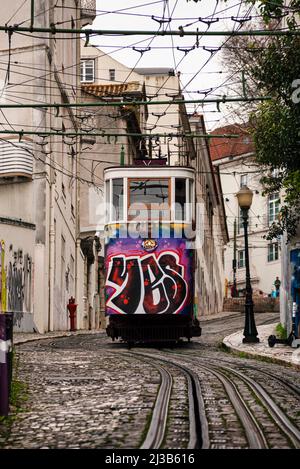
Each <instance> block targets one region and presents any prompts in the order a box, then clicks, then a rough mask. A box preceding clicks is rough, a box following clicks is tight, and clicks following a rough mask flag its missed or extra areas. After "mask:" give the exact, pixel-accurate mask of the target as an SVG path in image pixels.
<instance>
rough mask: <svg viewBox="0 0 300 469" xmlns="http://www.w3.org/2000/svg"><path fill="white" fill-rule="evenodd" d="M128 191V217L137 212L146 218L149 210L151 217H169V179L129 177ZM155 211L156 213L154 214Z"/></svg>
mask: <svg viewBox="0 0 300 469" xmlns="http://www.w3.org/2000/svg"><path fill="white" fill-rule="evenodd" d="M129 191H130V197H129V211H128V214H129V216H130V217H132V216H136V215H137V214H139V216H141V218H146V217H147V216H148V217H149V215H150V214H149V213H148V211H149V210H151V216H152V218H156V217H157V216H158V218H160V217H162V218H164V219H168V218H169V216H170V214H169V210H170V209H169V179H130V182H129ZM141 207H143V208H144V209H141ZM145 207H146V208H147V210H145ZM136 209H139V210H138V211H136ZM156 211H158V213H157V214H156V215H155V212H156ZM159 213H160V215H159Z"/></svg>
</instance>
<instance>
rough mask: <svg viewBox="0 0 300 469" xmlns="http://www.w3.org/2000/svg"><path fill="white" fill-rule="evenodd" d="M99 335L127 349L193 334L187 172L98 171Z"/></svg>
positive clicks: (191, 201)
mask: <svg viewBox="0 0 300 469" xmlns="http://www.w3.org/2000/svg"><path fill="white" fill-rule="evenodd" d="M104 178H105V200H106V207H107V209H106V223H105V270H106V285H105V297H106V311H105V312H106V316H108V317H109V321H108V327H107V334H108V336H110V337H111V338H112V339H113V340H114V339H117V338H121V339H123V340H124V341H126V342H128V343H129V344H133V343H135V342H137V341H139V342H140V341H141V342H147V341H148V342H149V341H174V342H175V341H177V340H178V339H180V338H184V337H185V338H188V339H190V338H191V337H193V336H200V335H201V328H200V326H199V322H198V319H197V317H196V314H197V312H196V311H195V308H194V250H193V249H192V246H191V243H192V241H191V238H192V237H193V231H192V226H193V219H194V210H195V194H194V192H195V188H194V184H195V175H194V170H193V169H191V168H186V167H179V166H178V167H170V166H162V167H154V166H150V167H147V166H142V167H132V166H130V167H129V166H128V167H125V166H122V167H120V166H118V167H112V168H107V169H106V170H105V171H104Z"/></svg>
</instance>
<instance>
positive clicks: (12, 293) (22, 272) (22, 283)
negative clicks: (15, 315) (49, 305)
mask: <svg viewBox="0 0 300 469" xmlns="http://www.w3.org/2000/svg"><path fill="white" fill-rule="evenodd" d="M0 245H1V253H0V254H1V255H0V262H1V267H0V269H1V280H0V281H1V284H0V292H1V311H23V312H30V311H31V306H32V297H31V296H32V257H31V256H30V255H29V254H24V253H23V250H22V249H14V247H13V245H12V244H11V245H10V246H9V250H8V253H7V249H5V243H4V241H1V243H0Z"/></svg>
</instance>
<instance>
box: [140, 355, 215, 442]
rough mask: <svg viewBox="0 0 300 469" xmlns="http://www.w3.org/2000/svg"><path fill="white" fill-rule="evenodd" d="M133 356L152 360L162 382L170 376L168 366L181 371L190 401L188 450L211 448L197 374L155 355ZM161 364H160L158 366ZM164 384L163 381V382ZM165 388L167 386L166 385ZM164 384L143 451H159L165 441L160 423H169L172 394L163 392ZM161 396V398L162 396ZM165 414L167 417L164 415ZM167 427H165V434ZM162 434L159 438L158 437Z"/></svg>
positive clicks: (157, 400)
mask: <svg viewBox="0 0 300 469" xmlns="http://www.w3.org/2000/svg"><path fill="white" fill-rule="evenodd" d="M132 356H134V357H139V358H141V359H143V360H145V359H146V360H149V359H151V363H152V364H154V362H155V364H154V366H155V367H157V368H158V369H159V371H160V372H161V376H162V380H163V379H164V380H165V378H164V375H165V373H167V374H169V375H170V372H169V371H168V370H166V365H168V366H172V367H174V368H176V369H177V370H180V371H181V372H182V373H183V374H184V376H185V378H186V380H187V386H188V401H189V441H188V445H187V448H188V449H196V448H208V447H209V437H208V423H207V420H206V416H205V410H204V403H203V398H202V394H201V388H200V385H199V380H198V379H197V376H196V374H195V373H194V372H193V371H191V370H190V369H189V368H187V367H186V366H183V365H181V364H180V365H179V364H176V363H173V362H171V361H169V360H166V359H164V358H162V357H155V356H154V355H149V354H144V353H136V352H132ZM157 362H159V363H160V364H159V365H158V363H157ZM162 383H163V381H162ZM164 387H165V385H164ZM161 389H162V384H161V387H160V390H159V393H158V396H157V399H156V403H155V407H154V409H153V413H152V419H151V423H150V427H149V430H148V433H147V436H146V438H145V440H144V442H143V444H142V446H141V449H146V448H147V449H159V448H160V445H161V443H162V441H163V438H164V437H163V435H162V433H163V432H162V431H161V429H159V428H158V427H159V423H160V421H161V420H163V421H164V422H166V421H167V410H168V403H169V399H170V396H171V393H169V392H168V393H166V392H165V390H162V391H161ZM160 394H161V396H160ZM164 398H165V399H167V400H166V402H163V399H164ZM163 412H165V415H163ZM165 431H166V427H165V426H164V434H165ZM158 434H160V437H159V438H158V437H157V435H158Z"/></svg>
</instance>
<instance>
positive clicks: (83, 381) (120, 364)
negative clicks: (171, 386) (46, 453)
mask: <svg viewBox="0 0 300 469" xmlns="http://www.w3.org/2000/svg"><path fill="white" fill-rule="evenodd" d="M90 337H91V336H90ZM101 339H103V334H100V337H99V336H92V340H94V341H99V340H101ZM83 340H86V341H89V340H90V339H89V338H88V337H87V336H77V337H76V336H75V337H69V338H61V339H58V340H57V342H58V341H59V342H60V345H61V348H59V349H56V348H55V346H52V347H50V346H49V344H50V343H49V341H39V342H32V343H28V344H26V345H23V346H22V347H21V350H20V351H19V352H18V353H20V354H21V360H20V365H19V376H18V378H19V379H20V380H22V381H25V383H27V384H28V387H29V400H28V401H27V403H26V410H25V412H24V413H20V414H18V421H17V423H16V424H14V426H13V429H12V432H11V435H10V437H9V438H8V439H7V441H6V442H5V447H6V448H24V447H25V448H99V447H101V448H111V447H117V448H118V447H119V448H122V447H125V448H129V447H130V448H134V447H136V446H137V445H138V444H139V442H140V438H141V433H142V429H143V428H144V426H145V424H146V418H147V415H148V414H149V412H150V409H151V407H152V405H153V399H154V398H155V396H156V392H157V387H158V384H159V380H158V378H159V376H158V373H157V371H156V370H155V369H153V368H152V367H150V366H149V365H147V364H144V363H141V362H139V361H137V360H132V359H131V360H130V363H128V361H127V360H126V359H124V358H123V357H120V358H118V355H116V354H114V355H113V354H112V353H110V352H109V350H105V349H104V348H100V349H99V350H97V347H95V348H94V350H84V348H85V347H82V346H81V342H82V341H83ZM51 342H52V344H53V342H54V343H55V341H53V340H51ZM0 441H1V444H3V443H4V439H3V437H2V438H1V440H0Z"/></svg>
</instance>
